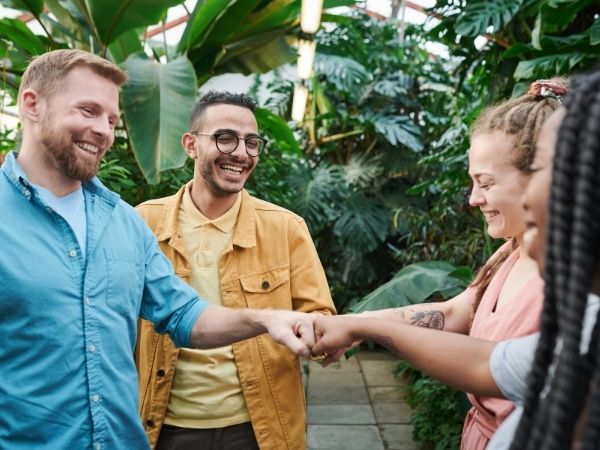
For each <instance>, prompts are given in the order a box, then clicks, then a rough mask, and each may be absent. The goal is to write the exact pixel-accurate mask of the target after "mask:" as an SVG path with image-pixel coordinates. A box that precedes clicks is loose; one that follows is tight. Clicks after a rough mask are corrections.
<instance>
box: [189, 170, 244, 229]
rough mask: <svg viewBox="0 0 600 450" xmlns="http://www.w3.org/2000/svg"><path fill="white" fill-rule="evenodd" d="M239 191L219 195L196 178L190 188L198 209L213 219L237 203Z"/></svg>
mask: <svg viewBox="0 0 600 450" xmlns="http://www.w3.org/2000/svg"><path fill="white" fill-rule="evenodd" d="M237 195H238V194H237V193H234V194H230V195H227V196H224V197H217V196H215V195H214V194H213V193H211V192H210V189H208V187H207V186H205V185H204V183H202V182H198V181H197V180H194V182H193V183H192V187H191V189H190V196H191V197H192V201H193V202H194V205H195V206H196V208H198V211H200V212H201V213H202V214H204V216H205V217H206V218H207V219H210V220H213V219H216V218H218V217H221V216H222V215H223V214H225V213H226V212H227V211H229V209H230V208H231V207H232V206H233V204H234V203H235V200H236V198H237Z"/></svg>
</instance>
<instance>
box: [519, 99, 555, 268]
mask: <svg viewBox="0 0 600 450" xmlns="http://www.w3.org/2000/svg"><path fill="white" fill-rule="evenodd" d="M564 116H565V110H564V109H562V108H561V109H559V110H557V111H556V112H555V113H554V114H553V115H552V116H551V117H550V118H549V119H548V121H547V122H546V123H545V124H544V125H543V127H542V129H541V131H540V137H539V138H538V142H537V151H536V154H535V158H534V160H533V163H532V164H531V168H530V170H531V176H530V179H529V183H528V184H527V187H526V189H525V192H524V194H523V199H522V201H523V207H524V208H525V222H526V224H527V231H526V232H525V236H524V239H523V240H524V242H525V249H526V250H527V253H528V254H529V256H531V257H532V258H533V259H535V260H536V262H537V263H538V267H539V270H540V273H543V272H544V268H545V261H546V235H547V230H546V227H547V223H548V200H549V198H550V183H551V180H552V160H553V158H554V146H555V145H556V137H557V132H558V128H559V126H560V123H561V121H562V119H563V118H564Z"/></svg>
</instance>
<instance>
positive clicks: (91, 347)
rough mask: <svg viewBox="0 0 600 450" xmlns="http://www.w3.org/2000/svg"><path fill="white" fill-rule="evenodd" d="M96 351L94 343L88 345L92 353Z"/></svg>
mask: <svg viewBox="0 0 600 450" xmlns="http://www.w3.org/2000/svg"><path fill="white" fill-rule="evenodd" d="M95 351H96V346H95V345H94V344H92V345H90V352H92V353H94V352H95Z"/></svg>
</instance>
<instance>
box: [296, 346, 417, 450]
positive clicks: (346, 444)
mask: <svg viewBox="0 0 600 450" xmlns="http://www.w3.org/2000/svg"><path fill="white" fill-rule="evenodd" d="M397 361H398V360H397V359H396V358H395V357H393V356H392V355H390V354H388V353H383V352H368V351H364V350H362V351H360V352H359V353H358V355H356V356H354V357H353V358H351V359H350V360H347V361H346V360H344V361H342V362H340V363H338V364H333V365H331V366H329V367H327V368H323V367H321V366H320V365H319V364H318V363H316V362H313V361H311V362H305V363H304V364H305V365H304V369H305V383H306V384H305V386H306V391H307V399H308V449H309V450H416V448H417V447H416V446H415V445H414V443H413V441H412V438H411V426H410V423H409V417H410V407H409V406H408V405H406V404H405V403H404V401H403V400H402V393H401V391H400V389H399V384H398V382H397V381H396V380H395V379H394V369H395V368H396V364H397Z"/></svg>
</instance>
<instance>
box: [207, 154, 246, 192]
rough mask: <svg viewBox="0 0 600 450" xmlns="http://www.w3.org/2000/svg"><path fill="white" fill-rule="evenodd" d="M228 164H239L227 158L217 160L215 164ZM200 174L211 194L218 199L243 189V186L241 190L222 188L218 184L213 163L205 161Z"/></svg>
mask: <svg viewBox="0 0 600 450" xmlns="http://www.w3.org/2000/svg"><path fill="white" fill-rule="evenodd" d="M228 162H231V163H239V162H238V160H237V159H235V158H232V157H229V156H226V157H221V158H219V159H217V160H216V161H215V162H214V164H215V165H218V164H226V163H228ZM200 173H201V174H202V178H203V179H204V182H205V183H206V185H207V187H208V189H209V190H210V192H211V193H212V194H213V195H214V196H215V197H217V198H222V197H228V196H230V195H232V194H236V193H238V192H240V191H241V190H242V189H243V186H242V187H240V188H239V189H225V188H223V187H222V186H220V185H219V183H217V181H216V180H215V178H216V177H215V173H214V167H213V165H212V163H210V164H207V163H206V161H203V162H202V165H201V167H200Z"/></svg>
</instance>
